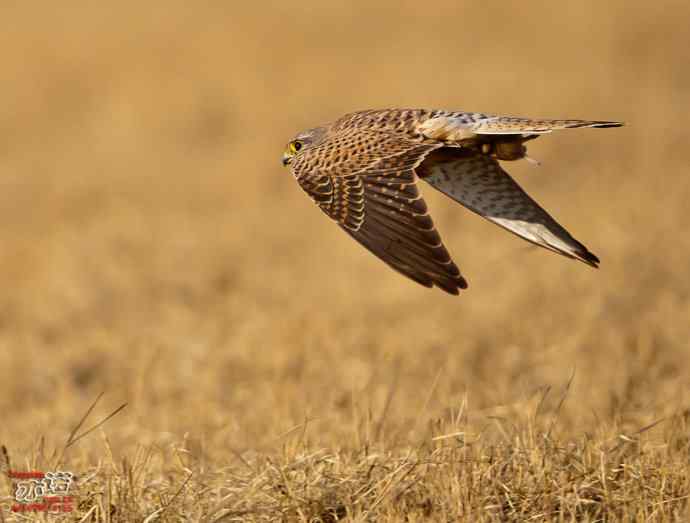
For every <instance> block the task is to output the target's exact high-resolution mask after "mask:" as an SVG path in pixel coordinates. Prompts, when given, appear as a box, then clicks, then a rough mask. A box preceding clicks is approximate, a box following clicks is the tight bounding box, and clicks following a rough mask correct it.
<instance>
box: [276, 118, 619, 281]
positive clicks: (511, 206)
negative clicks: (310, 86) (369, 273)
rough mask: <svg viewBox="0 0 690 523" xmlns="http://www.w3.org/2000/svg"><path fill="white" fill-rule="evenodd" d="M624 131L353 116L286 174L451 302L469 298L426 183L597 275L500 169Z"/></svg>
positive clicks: (310, 145) (324, 131)
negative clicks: (540, 145)
mask: <svg viewBox="0 0 690 523" xmlns="http://www.w3.org/2000/svg"><path fill="white" fill-rule="evenodd" d="M621 125H623V124H622V123H621V122H605V121H591V120H540V119H532V118H517V117H509V116H496V115H490V114H483V113H470V112H460V111H443V110H426V109H383V110H368V111H359V112H355V113H350V114H347V115H345V116H343V117H341V118H340V119H338V120H336V121H335V122H333V123H331V124H329V125H325V126H322V127H316V128H314V129H310V130H308V131H305V132H302V133H300V134H298V135H297V136H296V137H295V138H294V139H293V140H291V141H290V142H289V143H288V144H287V148H286V150H285V152H284V154H283V164H284V165H289V166H290V169H291V171H292V174H293V176H294V177H295V179H296V180H297V182H298V183H299V185H300V186H301V187H302V189H304V191H305V192H306V193H307V194H308V195H309V196H310V197H311V198H312V199H313V200H314V202H315V203H316V204H317V205H318V206H319V208H320V209H321V210H322V211H323V212H324V213H326V214H327V215H328V216H329V217H330V218H331V219H333V220H334V221H335V222H336V223H337V224H338V225H339V226H340V227H342V229H343V230H344V231H345V232H347V233H348V234H349V235H350V236H352V237H353V238H354V239H355V240H357V241H358V242H359V243H361V244H362V245H363V246H364V247H366V248H367V249H369V250H370V251H371V252H372V253H373V254H375V255H376V256H378V257H379V258H381V259H382V260H383V261H384V262H386V263H387V264H388V265H389V266H391V267H392V268H393V269H395V270H396V271H398V272H400V273H402V274H403V275H405V276H407V277H408V278H410V279H412V280H414V281H416V282H417V283H420V284H421V285H424V286H426V287H433V286H434V285H435V286H437V287H439V288H441V289H443V290H444V291H446V292H448V293H450V294H458V293H459V289H465V288H467V281H466V280H465V278H463V277H462V275H461V274H460V270H459V269H458V267H457V265H455V263H453V260H452V259H451V257H450V254H449V253H448V251H447V250H446V248H445V247H444V245H443V242H442V240H441V237H440V236H439V234H438V232H437V231H436V228H435V227H434V222H433V221H432V219H431V216H430V215H429V212H428V211H427V206H426V204H425V203H424V200H423V199H422V195H421V194H420V192H419V187H418V183H417V181H418V180H419V179H422V180H424V181H425V182H427V183H429V184H430V185H431V186H432V187H434V188H436V189H438V190H439V191H441V192H443V193H444V194H446V195H447V196H449V197H450V198H452V199H454V200H455V201H457V202H459V203H461V204H462V205H464V206H465V207H467V208H468V209H470V210H472V211H474V212H475V213H477V214H479V215H481V216H483V217H484V218H486V219H487V220H490V221H492V222H494V223H495V224H497V225H500V226H501V227H504V228H505V229H507V230H509V231H510V232H512V233H514V234H516V235H518V236H521V237H522V238H524V239H526V240H527V241H529V242H532V243H534V244H536V245H539V246H540V247H544V248H546V249H549V250H551V251H554V252H557V253H559V254H562V255H564V256H567V257H569V258H573V259H576V260H580V261H582V262H584V263H586V264H588V265H591V266H592V267H597V266H598V264H599V259H598V258H597V257H596V256H595V255H594V254H592V253H591V252H590V251H589V250H588V249H587V247H585V246H584V245H582V244H581V243H580V242H579V241H577V240H576V239H575V238H573V237H572V236H571V235H570V233H568V231H566V230H565V229H564V228H563V227H562V226H561V225H559V224H558V222H556V220H554V219H553V218H552V217H551V216H550V215H549V214H548V213H547V212H546V211H545V210H544V209H542V208H541V207H540V206H539V205H538V204H537V202H535V201H534V200H533V199H532V198H530V197H529V196H528V195H527V193H526V192H525V191H523V190H522V189H521V188H520V186H519V185H518V184H517V183H516V182H515V181H514V180H513V179H512V178H511V177H510V176H509V175H508V173H506V172H505V171H504V170H503V169H502V168H501V165H500V164H499V160H503V161H513V160H519V159H522V158H525V159H528V160H531V158H529V157H528V156H527V154H526V147H525V142H527V141H529V140H533V139H535V138H537V137H538V136H540V135H542V134H546V133H550V132H551V131H554V130H557V129H571V128H580V127H620V126H621Z"/></svg>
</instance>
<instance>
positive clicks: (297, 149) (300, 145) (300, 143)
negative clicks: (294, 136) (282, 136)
mask: <svg viewBox="0 0 690 523" xmlns="http://www.w3.org/2000/svg"><path fill="white" fill-rule="evenodd" d="M293 147H294V149H295V151H299V150H300V149H301V148H302V142H299V141H295V143H294V145H293Z"/></svg>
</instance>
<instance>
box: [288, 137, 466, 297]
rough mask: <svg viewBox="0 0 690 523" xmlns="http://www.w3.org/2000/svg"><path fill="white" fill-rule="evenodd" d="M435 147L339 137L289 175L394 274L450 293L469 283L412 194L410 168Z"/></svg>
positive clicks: (294, 166)
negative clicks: (399, 274) (394, 271)
mask: <svg viewBox="0 0 690 523" xmlns="http://www.w3.org/2000/svg"><path fill="white" fill-rule="evenodd" d="M435 147H437V146H436V145H425V144H421V143H419V142H411V141H406V139H405V138H404V137H398V136H387V135H382V134H378V135H373V134H372V135H368V134H367V133H365V132H361V131H360V132H358V133H357V135H356V137H355V136H347V133H345V132H343V133H340V134H336V136H332V137H329V138H327V139H326V140H325V141H324V142H323V143H320V144H319V145H318V146H316V147H314V148H313V149H311V150H306V151H304V153H303V154H300V155H299V157H298V158H296V159H295V161H294V162H293V164H292V170H293V174H294V175H295V178H296V179H297V181H298V182H299V184H300V185H301V186H302V188H303V189H304V190H305V191H306V192H307V193H308V194H309V195H310V196H311V197H312V199H313V200H314V201H315V202H316V203H317V204H318V206H319V207H320V208H321V210H322V211H324V212H325V213H326V214H327V215H328V216H329V217H330V218H332V219H333V220H335V221H336V222H337V223H338V225H340V226H341V227H342V228H343V229H344V230H345V231H346V232H347V233H348V234H349V235H350V236H352V237H353V238H354V239H355V240H357V241H358V242H359V243H361V244H362V245H363V246H364V247H366V248H367V249H369V251H371V252H372V253H373V254H375V255H376V256H378V257H379V258H381V259H382V260H383V261H384V262H386V263H387V264H388V265H389V266H391V267H392V268H393V269H395V270H397V271H398V272H400V273H402V274H404V275H405V276H407V277H408V278H411V279H412V280H414V281H416V282H418V283H420V284H422V285H424V286H426V287H432V286H433V285H436V286H438V287H440V288H441V289H443V290H445V291H446V292H449V293H451V294H458V289H465V288H466V287H467V282H466V281H465V279H464V278H463V277H462V276H461V275H460V270H459V269H458V267H457V266H456V265H455V263H453V261H452V260H451V257H450V254H449V253H448V251H447V250H446V248H445V247H444V245H443V242H442V240H441V237H440V236H439V234H438V232H437V231H436V228H435V227H434V223H433V221H432V219H431V216H429V213H428V211H427V206H426V204H425V202H424V200H423V199H422V196H421V195H420V194H419V190H418V188H417V175H416V173H415V167H416V166H417V165H418V164H419V163H420V162H421V161H422V159H423V158H424V156H425V155H426V154H427V153H428V152H429V151H431V150H433V149H434V148H435Z"/></svg>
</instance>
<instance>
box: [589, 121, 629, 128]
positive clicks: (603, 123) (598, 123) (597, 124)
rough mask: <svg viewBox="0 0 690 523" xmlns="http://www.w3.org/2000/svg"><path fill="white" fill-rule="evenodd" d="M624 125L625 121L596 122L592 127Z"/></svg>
mask: <svg viewBox="0 0 690 523" xmlns="http://www.w3.org/2000/svg"><path fill="white" fill-rule="evenodd" d="M624 125H625V123H624V122H594V123H593V124H592V125H591V126H590V127H596V128H597V129H606V128H607V127H623V126H624Z"/></svg>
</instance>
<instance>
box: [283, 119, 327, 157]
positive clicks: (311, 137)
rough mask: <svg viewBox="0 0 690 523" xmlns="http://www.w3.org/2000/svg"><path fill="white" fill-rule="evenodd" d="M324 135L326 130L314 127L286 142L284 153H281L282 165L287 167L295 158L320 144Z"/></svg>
mask: <svg viewBox="0 0 690 523" xmlns="http://www.w3.org/2000/svg"><path fill="white" fill-rule="evenodd" d="M325 133H326V130H325V129H324V128H323V127H316V128H314V129H309V130H308V131H304V132H302V133H299V134H298V135H297V136H295V137H294V138H293V139H292V140H290V141H289V142H288V144H287V146H286V147H285V151H283V165H289V164H290V163H291V162H292V160H293V159H294V158H295V156H298V155H300V154H302V153H303V152H304V151H305V150H307V149H309V148H310V147H313V146H314V145H316V144H318V143H319V142H321V140H322V139H323V137H324V135H325Z"/></svg>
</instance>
